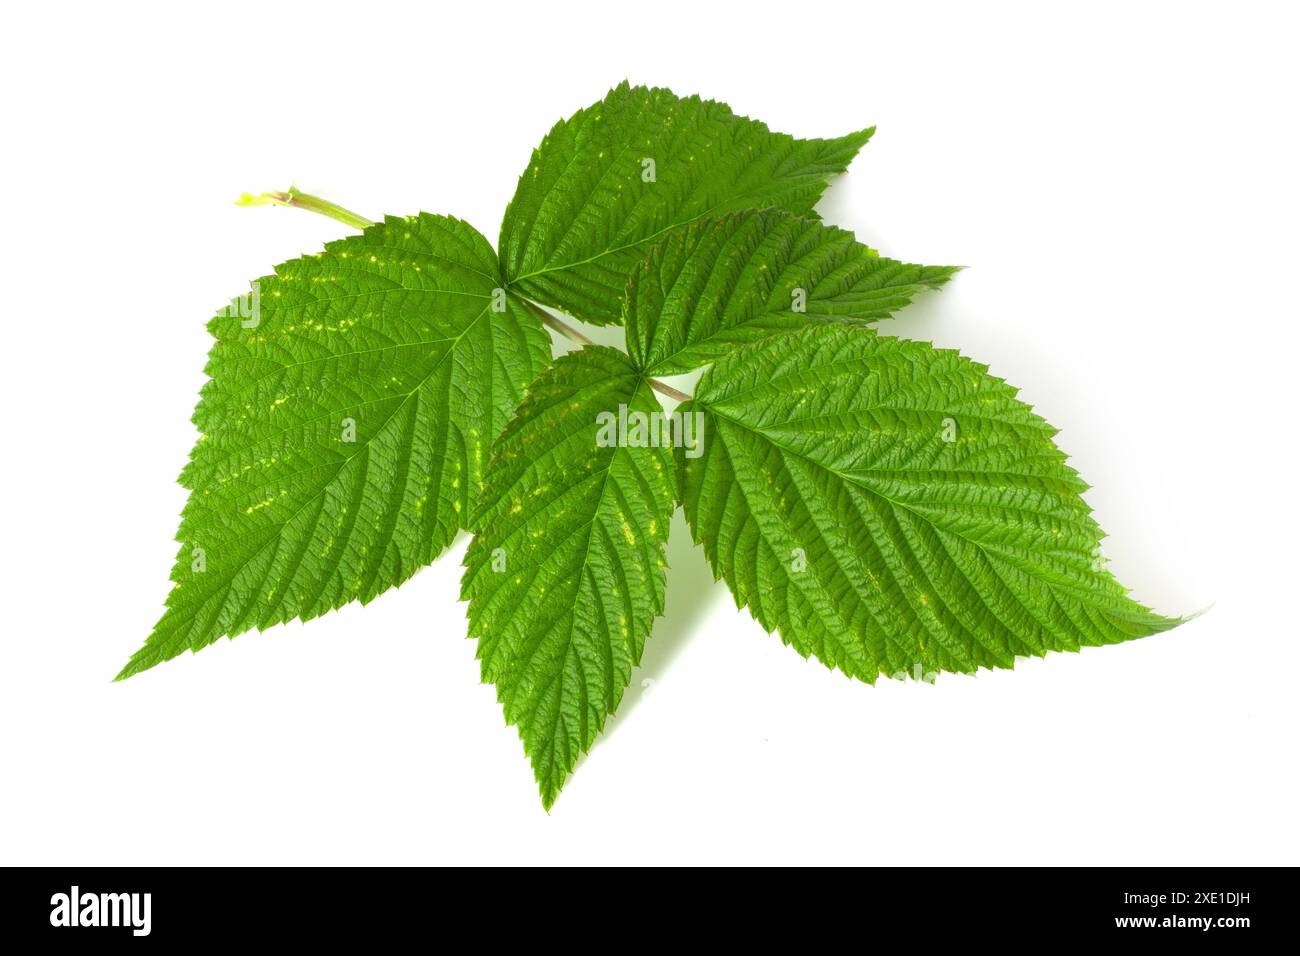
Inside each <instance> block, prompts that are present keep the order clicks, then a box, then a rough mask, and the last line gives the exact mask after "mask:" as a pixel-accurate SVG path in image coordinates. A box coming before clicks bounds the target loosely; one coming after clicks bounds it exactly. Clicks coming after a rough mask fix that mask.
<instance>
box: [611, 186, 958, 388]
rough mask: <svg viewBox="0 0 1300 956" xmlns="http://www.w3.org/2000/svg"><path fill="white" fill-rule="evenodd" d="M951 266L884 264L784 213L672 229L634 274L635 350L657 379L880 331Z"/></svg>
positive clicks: (630, 321)
mask: <svg viewBox="0 0 1300 956" xmlns="http://www.w3.org/2000/svg"><path fill="white" fill-rule="evenodd" d="M956 271H957V268H956V267H954V266H919V265H910V264H907V263H903V262H897V261H895V260H893V259H883V258H881V257H880V256H879V255H878V254H877V253H876V252H874V251H873V250H871V249H869V248H868V247H866V246H864V245H862V244H861V243H860V242H857V241H856V240H855V239H854V238H853V234H852V233H850V232H845V231H844V230H842V229H836V228H834V227H832V226H824V225H822V224H821V223H819V222H816V221H814V220H810V219H803V218H800V217H798V216H794V215H792V214H790V213H786V212H782V211H780V210H765V211H761V212H752V211H751V212H744V213H737V214H736V215H733V216H730V217H728V218H726V219H723V220H706V221H702V222H698V223H695V224H693V225H691V226H688V227H686V228H684V229H677V230H674V231H673V232H672V233H671V234H670V235H669V236H668V237H667V238H666V239H664V240H663V241H662V242H661V243H659V244H658V245H657V246H656V247H655V248H654V250H653V251H652V252H651V253H650V255H649V258H648V259H647V260H646V261H645V262H643V263H642V264H641V265H640V266H639V267H638V268H637V269H636V270H635V271H634V272H633V273H632V279H631V281H630V283H629V285H628V289H627V293H626V295H627V298H626V301H625V304H624V320H625V322H626V324H627V343H628V351H629V352H631V353H632V355H633V356H635V357H636V359H637V362H638V364H639V365H640V366H641V367H642V368H645V369H646V370H647V373H648V374H650V375H676V374H681V373H683V372H689V371H691V370H692V369H695V368H698V367H699V366H701V365H704V364H707V363H708V362H711V361H713V360H714V359H716V358H718V357H719V356H722V355H725V354H726V353H727V352H729V351H731V350H732V349H734V348H736V347H737V346H739V345H745V344H750V343H753V342H757V341H759V340H761V339H763V338H766V337H767V336H769V335H771V334H772V333H773V332H776V331H780V330H784V329H792V328H803V327H804V326H807V325H810V324H819V323H829V322H842V323H863V322H874V321H876V320H877V319H883V318H886V317H888V316H889V315H890V314H892V313H893V312H896V311H897V310H898V309H901V308H902V307H903V306H905V305H907V304H908V302H910V301H911V300H912V297H913V296H915V295H916V294H917V293H918V292H920V291H922V290H923V289H937V288H938V287H939V286H941V285H943V284H944V283H945V282H947V281H948V280H949V279H950V278H952V276H953V274H954V273H955V272H956Z"/></svg>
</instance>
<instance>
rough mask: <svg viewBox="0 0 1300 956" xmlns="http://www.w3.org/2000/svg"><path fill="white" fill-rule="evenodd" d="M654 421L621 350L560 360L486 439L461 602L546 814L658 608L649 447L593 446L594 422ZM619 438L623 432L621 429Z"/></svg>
mask: <svg viewBox="0 0 1300 956" xmlns="http://www.w3.org/2000/svg"><path fill="white" fill-rule="evenodd" d="M620 405H622V406H624V408H625V410H626V412H627V414H628V416H629V418H630V417H631V416H632V415H633V414H634V413H641V414H646V415H649V414H650V413H653V412H659V411H660V405H659V402H658V400H657V399H656V398H655V397H654V394H653V393H652V392H651V391H650V388H649V387H648V386H647V385H646V383H645V381H644V380H643V379H642V378H641V377H640V376H639V374H638V373H637V372H636V370H635V369H634V368H633V366H632V365H631V363H630V362H629V361H628V360H627V357H626V356H624V355H623V354H622V353H621V352H618V351H617V350H614V349H610V348H605V347H601V346H588V347H586V348H584V349H581V350H580V351H577V352H573V353H570V354H568V355H564V356H561V357H560V358H559V359H557V360H556V361H555V362H554V363H553V364H552V366H551V367H550V368H549V369H547V370H546V371H545V372H544V373H542V375H541V376H540V377H539V378H538V380H537V381H536V382H534V383H533V385H532V386H531V387H530V388H529V390H528V396H527V397H526V398H525V399H524V401H523V403H522V404H521V405H520V407H519V410H518V412H517V414H516V415H515V418H514V419H513V420H512V421H511V423H510V424H509V425H508V426H507V427H506V430H505V431H504V432H503V433H502V435H501V437H500V438H499V439H498V441H497V443H496V445H495V447H494V453H493V459H492V464H491V466H490V467H489V470H488V474H487V479H486V483H485V489H484V493H483V498H482V504H481V506H480V509H479V511H478V512H477V513H476V515H475V518H474V527H475V537H474V540H473V541H472V542H471V544H470V547H469V550H468V552H467V554H466V556H465V569H466V570H465V575H464V579H463V583H462V599H464V600H467V601H469V630H470V635H471V636H472V637H474V638H476V639H477V641H478V657H479V660H480V662H481V668H482V675H483V680H484V681H485V682H488V683H492V684H495V685H496V688H497V696H498V699H499V701H500V702H501V703H502V705H503V707H504V709H505V715H506V722H507V723H508V724H512V725H515V726H516V727H517V728H518V730H519V735H520V739H521V740H522V741H523V743H524V750H525V752H526V753H527V755H528V757H529V759H530V761H531V762H532V766H533V772H534V776H535V777H536V780H537V784H538V789H539V791H540V793H541V797H542V802H543V805H544V806H546V807H547V808H548V809H549V808H550V806H551V804H552V803H553V802H554V800H555V797H556V794H557V793H558V792H559V790H560V787H561V786H562V785H563V783H564V780H565V778H566V777H567V775H568V774H569V773H570V772H571V771H572V769H573V766H574V764H575V763H576V761H577V759H578V757H579V756H580V755H581V754H582V753H585V752H586V751H587V750H588V749H589V748H590V746H591V745H592V743H593V741H594V740H595V737H596V735H597V734H598V733H599V732H600V731H601V730H602V729H603V728H604V726H605V721H606V718H607V717H608V715H610V714H612V713H613V712H614V710H615V708H616V707H617V706H618V703H619V701H620V700H621V698H622V695H623V691H624V689H625V688H626V687H627V684H628V681H629V680H630V678H631V671H632V668H633V667H634V666H635V665H636V664H638V663H639V662H640V659H641V652H642V649H643V648H644V645H645V641H646V638H647V637H648V635H649V633H650V628H651V625H652V623H653V621H654V619H655V617H657V616H658V615H660V614H662V613H663V608H664V572H665V558H664V547H665V544H666V541H667V535H668V524H669V519H670V518H671V516H672V512H673V508H674V499H673V482H672V468H673V464H672V458H671V455H670V454H669V452H668V451H667V449H666V448H663V447H634V446H631V445H627V444H617V443H616V444H614V445H606V446H601V445H599V444H597V437H598V434H599V433H600V429H601V426H600V424H599V423H598V421H597V417H598V415H600V414H601V413H609V414H613V415H615V416H617V415H618V414H619V406H620ZM629 434H630V432H629Z"/></svg>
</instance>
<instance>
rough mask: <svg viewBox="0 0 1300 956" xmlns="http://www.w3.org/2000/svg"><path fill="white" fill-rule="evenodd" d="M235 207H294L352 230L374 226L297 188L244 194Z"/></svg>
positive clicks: (325, 200)
mask: <svg viewBox="0 0 1300 956" xmlns="http://www.w3.org/2000/svg"><path fill="white" fill-rule="evenodd" d="M235 205H236V206H295V207H297V208H298V209H306V210H307V211H309V212H316V213H320V214H321V215H322V216H329V217H330V218H331V219H337V220H338V221H339V222H341V223H343V224H344V225H347V226H351V227H353V228H354V229H365V228H367V227H369V226H373V225H374V222H373V221H371V220H369V219H367V218H366V217H365V216H359V215H357V214H356V213H355V212H352V211H351V210H350V209H344V208H343V207H342V206H340V205H339V204H338V203H332V202H330V201H329V200H328V199H321V198H320V197H319V196H313V195H311V194H310V193H304V192H300V191H299V190H298V187H297V186H290V187H289V189H288V191H287V192H271V193H262V194H261V195H260V196H254V195H253V194H252V193H244V194H243V195H242V196H240V197H239V199H238V200H236V201H235Z"/></svg>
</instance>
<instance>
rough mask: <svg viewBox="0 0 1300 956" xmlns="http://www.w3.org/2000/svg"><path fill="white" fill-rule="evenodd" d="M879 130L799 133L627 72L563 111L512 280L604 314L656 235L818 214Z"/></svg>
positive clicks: (612, 314) (506, 234)
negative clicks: (748, 214)
mask: <svg viewBox="0 0 1300 956" xmlns="http://www.w3.org/2000/svg"><path fill="white" fill-rule="evenodd" d="M871 133H872V130H870V129H867V130H862V131H860V132H856V133H850V134H849V135H847V136H842V137H839V138H838V139H806V140H801V139H795V138H794V137H792V136H787V135H785V134H783V133H773V132H772V131H770V130H769V129H768V128H767V127H766V126H765V125H764V124H762V123H760V122H758V121H756V120H751V119H748V118H746V117H743V116H737V115H735V114H734V113H732V112H731V110H730V109H729V108H728V107H727V106H725V105H724V104H722V103H716V102H713V101H712V100H701V99H700V98H699V97H697V96H692V97H688V98H685V99H683V98H680V97H677V96H674V95H673V94H672V93H671V92H670V91H668V90H665V89H647V88H646V87H642V86H638V87H629V86H628V84H627V83H623V84H622V85H620V86H619V87H617V88H616V89H614V90H611V91H610V93H609V95H608V96H606V97H605V99H604V100H602V101H601V102H599V103H596V104H595V105H594V106H590V107H588V108H587V109H584V110H579V111H578V112H577V113H575V114H574V115H573V116H572V117H570V118H569V119H567V120H561V121H560V122H559V123H556V124H555V126H554V128H552V130H551V131H550V133H548V134H547V136H546V138H545V139H544V140H543V141H542V144H541V146H539V147H538V148H537V149H536V150H534V151H533V155H532V160H531V161H530V162H529V164H528V168H527V169H526V170H524V174H523V175H522V176H521V177H520V179H519V185H518V188H517V189H516V191H515V195H514V198H513V199H512V200H511V201H510V205H509V207H508V208H507V209H506V213H505V217H504V219H503V221H502V223H501V242H500V245H499V248H500V250H501V259H502V264H503V266H504V269H505V276H506V278H507V279H508V280H509V282H510V285H511V288H512V289H518V290H519V291H520V292H522V293H523V294H524V295H527V296H529V297H532V298H534V299H536V300H537V301H539V302H542V303H544V304H547V305H551V306H554V307H556V308H559V309H562V310H564V311H565V312H568V313H570V314H572V315H576V316H578V317H579V318H581V319H583V320H585V321H587V322H593V323H596V324H600V325H608V324H613V323H617V322H618V321H619V316H620V306H621V303H622V299H623V289H624V286H625V285H626V284H627V277H628V275H629V274H630V273H631V271H632V269H633V267H635V266H636V264H637V263H638V262H639V261H640V259H641V258H642V256H644V255H645V253H646V252H647V251H648V249H649V247H650V245H652V244H653V243H654V241H655V240H656V239H658V238H660V237H662V236H664V235H665V234H666V233H668V232H669V231H671V230H672V229H674V228H675V227H678V226H682V225H685V224H687V223H690V222H693V221H695V220H698V219H707V218H718V217H721V216H725V215H727V214H729V213H732V212H737V211H739V210H743V209H750V208H762V207H769V206H771V207H777V208H781V209H786V210H788V211H790V212H793V213H799V214H804V215H811V213H812V208H813V205H814V204H815V203H816V202H817V200H818V198H819V197H820V196H821V194H822V191H823V190H824V189H825V188H826V181H827V179H828V178H829V177H830V176H832V175H833V174H835V173H839V172H842V171H843V170H844V168H845V167H846V166H847V165H848V163H849V161H850V160H851V159H852V158H853V157H854V155H855V154H856V153H857V151H858V150H859V149H860V148H861V147H862V145H863V144H864V143H865V142H866V141H867V140H868V139H869V138H870V137H871Z"/></svg>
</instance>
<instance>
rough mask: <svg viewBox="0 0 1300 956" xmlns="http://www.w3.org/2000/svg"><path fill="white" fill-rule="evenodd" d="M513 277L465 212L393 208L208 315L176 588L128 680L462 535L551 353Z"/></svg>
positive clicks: (307, 606)
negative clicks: (505, 436)
mask: <svg viewBox="0 0 1300 956" xmlns="http://www.w3.org/2000/svg"><path fill="white" fill-rule="evenodd" d="M501 286H502V281H501V279H500V274H499V267H498V264H497V259H496V254H495V253H494V252H493V250H492V248H491V246H490V245H489V243H488V242H487V240H486V239H484V238H483V237H482V236H481V235H480V234H479V233H478V232H476V231H475V230H474V229H473V228H472V227H471V226H469V225H468V224H466V223H463V222H461V221H459V220H456V219H452V218H449V217H445V216H433V215H429V214H427V213H425V214H421V215H419V216H411V217H388V218H386V219H385V220H384V221H383V222H381V223H377V224H376V225H374V226H371V227H370V228H368V229H366V230H365V231H364V233H362V234H361V235H359V236H351V237H348V238H346V239H342V240H339V241H336V242H332V243H329V244H328V245H327V246H326V247H325V250H324V251H323V252H321V253H319V254H317V255H311V256H304V257H302V258H300V259H295V260H292V261H290V262H286V263H283V264H282V265H280V266H278V267H277V268H276V271H275V274H274V275H271V276H267V277H264V278H263V279H260V280H258V281H257V282H256V283H255V284H254V286H253V288H254V290H255V291H254V293H253V294H250V295H249V296H247V297H245V298H244V299H242V300H239V301H240V303H241V305H240V308H239V309H235V308H234V307H233V306H232V308H230V309H227V310H224V312H223V313H221V314H219V315H217V316H216V317H215V318H213V319H212V320H211V322H210V323H209V331H210V332H211V333H212V335H213V337H214V339H215V340H216V341H215V342H214V344H213V346H212V349H211V351H210V353H209V357H208V364H207V367H206V369H205V371H206V372H207V374H208V376H209V379H208V381H207V383H206V384H205V385H204V387H203V390H202V392H201V395H200V399H199V403H198V406H197V407H196V409H195V413H194V423H195V425H197V426H198V428H199V431H200V438H199V440H198V442H197V443H196V444H195V446H194V449H193V451H192V452H191V455H190V461H189V463H188V464H187V465H186V467H185V469H184V471H183V472H182V475H181V484H182V485H184V486H185V487H186V488H188V489H189V490H190V496H189V500H188V501H187V503H186V505H185V509H184V511H183V513H182V516H181V524H180V529H179V531H178V532H177V540H178V541H179V542H181V545H182V547H181V550H180V552H179V554H178V556H177V561H176V564H175V567H174V569H173V571H172V575H171V578H172V582H173V588H172V591H171V592H170V594H169V595H168V598H167V610H166V611H165V613H164V614H163V616H162V618H161V619H160V620H159V622H158V623H157V625H155V627H154V630H153V632H152V633H151V634H150V636H149V638H148V639H147V640H146V642H145V644H144V646H143V647H142V648H141V649H140V650H139V651H138V652H137V653H136V654H135V656H133V657H132V659H131V660H130V662H129V663H128V664H127V665H126V667H124V668H123V670H122V672H121V673H120V674H119V675H118V679H121V678H123V677H128V676H131V675H132V674H135V673H138V672H139V671H142V670H146V669H148V668H149V667H152V666H154V665H155V664H158V663H160V662H162V661H164V660H168V659H170V658H173V657H175V656H176V655H178V654H180V653H182V652H183V651H185V650H194V651H197V650H199V649H200V648H202V647H205V646H207V645H208V644H210V643H212V642H213V641H214V640H216V639H217V638H218V637H221V636H223V635H224V636H232V637H233V636H234V635H236V634H239V633H242V632H243V631H247V630H249V629H251V628H253V627H257V628H259V629H264V628H266V627H269V626H271V625H273V624H277V623H281V622H283V621H287V620H290V619H292V618H295V617H297V618H302V619H304V620H306V619H310V618H313V617H316V616H318V615H320V614H323V613H325V612H326V611H329V610H332V609H334V608H337V607H339V606H341V605H343V604H346V603H348V602H350V601H352V600H357V599H360V600H361V601H362V602H367V601H369V600H370V599H372V598H373V597H375V596H376V595H377V594H379V593H381V592H382V591H384V590H386V589H387V588H390V587H393V586H396V585H398V584H400V583H401V582H402V581H404V580H406V579H407V578H409V577H410V575H411V574H413V573H414V572H415V571H416V570H418V569H419V568H420V567H423V566H424V565H426V564H428V563H429V562H430V561H432V560H433V558H434V557H436V556H437V554H438V553H439V552H441V551H442V550H443V548H445V547H446V546H447V545H448V544H449V543H450V542H451V539H452V538H453V537H454V536H455V534H456V532H457V530H458V529H459V528H460V527H461V526H462V525H463V524H464V523H465V522H466V521H467V519H468V516H469V514H470V511H471V509H472V507H473V505H474V503H475V500H476V496H477V491H478V486H479V484H480V483H481V479H482V467H483V465H484V463H485V460H486V457H487V453H488V450H489V447H490V443H491V440H492V438H493V436H494V435H495V434H496V433H497V432H498V431H499V430H500V428H501V427H502V426H503V425H504V423H505V421H506V419H507V416H508V415H509V414H510V413H511V411H512V410H513V408H514V406H515V404H517V402H518V401H519V399H520V398H521V397H522V395H523V390H524V388H525V386H526V385H527V383H528V382H529V381H530V380H531V379H532V378H533V376H534V375H535V374H536V372H537V371H539V370H540V368H541V367H542V366H543V365H544V364H545V363H546V361H547V360H548V359H549V356H550V344H549V338H548V336H547V334H546V332H545V330H544V329H542V327H541V325H540V323H538V321H537V320H536V318H535V317H534V316H532V315H531V314H530V313H529V312H527V311H526V310H525V309H524V308H523V307H522V306H521V305H519V304H518V303H514V302H511V301H510V299H509V297H508V296H507V297H505V298H500V297H499V296H498V297H497V298H496V299H495V300H494V290H498V289H500V288H501ZM494 301H495V302H496V303H497V305H494ZM500 305H504V307H505V310H504V311H502V312H496V311H494V309H495V308H497V307H499V306H500Z"/></svg>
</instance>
